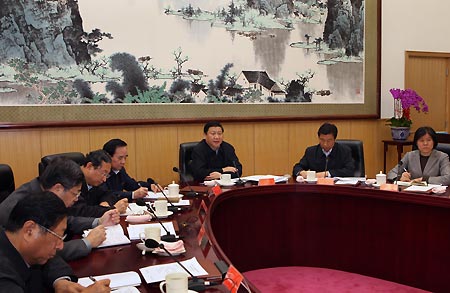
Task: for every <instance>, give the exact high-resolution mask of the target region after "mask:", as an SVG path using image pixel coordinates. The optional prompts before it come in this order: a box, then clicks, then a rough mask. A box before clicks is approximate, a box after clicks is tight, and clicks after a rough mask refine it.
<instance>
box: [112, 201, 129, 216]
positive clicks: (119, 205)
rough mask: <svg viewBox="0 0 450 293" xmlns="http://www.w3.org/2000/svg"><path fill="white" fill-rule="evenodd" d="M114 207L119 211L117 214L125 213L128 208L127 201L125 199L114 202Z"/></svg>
mask: <svg viewBox="0 0 450 293" xmlns="http://www.w3.org/2000/svg"><path fill="white" fill-rule="evenodd" d="M114 207H115V208H116V209H117V210H118V211H119V214H123V213H125V212H126V211H127V208H128V199H127V198H122V199H121V200H119V201H118V202H116V204H115V205H114Z"/></svg>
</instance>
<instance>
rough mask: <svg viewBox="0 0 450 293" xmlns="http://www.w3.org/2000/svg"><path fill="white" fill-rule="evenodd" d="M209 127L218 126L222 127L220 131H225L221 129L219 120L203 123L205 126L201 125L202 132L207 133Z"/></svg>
mask: <svg viewBox="0 0 450 293" xmlns="http://www.w3.org/2000/svg"><path fill="white" fill-rule="evenodd" d="M211 127H220V128H221V129H222V132H224V131H225V130H224V129H223V126H222V124H220V122H219V121H209V122H207V123H206V124H205V126H203V133H204V134H207V133H208V130H209V129H210V128H211Z"/></svg>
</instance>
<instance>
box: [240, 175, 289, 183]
mask: <svg viewBox="0 0 450 293" xmlns="http://www.w3.org/2000/svg"><path fill="white" fill-rule="evenodd" d="M289 177H290V175H284V176H275V175H252V176H247V177H241V179H242V180H244V181H256V182H258V181H259V179H267V178H273V179H274V180H275V183H279V182H285V181H288V180H289Z"/></svg>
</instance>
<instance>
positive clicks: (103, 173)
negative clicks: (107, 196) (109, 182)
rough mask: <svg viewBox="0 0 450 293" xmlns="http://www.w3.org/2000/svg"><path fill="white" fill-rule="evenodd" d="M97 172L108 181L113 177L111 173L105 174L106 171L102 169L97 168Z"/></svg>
mask: <svg viewBox="0 0 450 293" xmlns="http://www.w3.org/2000/svg"><path fill="white" fill-rule="evenodd" d="M95 170H97V172H99V173H100V174H101V175H102V177H105V178H106V179H108V178H109V177H110V176H111V175H110V174H109V172H104V171H102V169H100V168H95Z"/></svg>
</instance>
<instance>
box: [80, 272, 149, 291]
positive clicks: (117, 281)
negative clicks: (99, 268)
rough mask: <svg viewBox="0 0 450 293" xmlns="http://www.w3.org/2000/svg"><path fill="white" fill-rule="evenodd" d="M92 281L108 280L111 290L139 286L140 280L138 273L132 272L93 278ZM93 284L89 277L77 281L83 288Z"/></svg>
mask: <svg viewBox="0 0 450 293" xmlns="http://www.w3.org/2000/svg"><path fill="white" fill-rule="evenodd" d="M94 279H96V280H104V279H110V280H111V283H110V285H109V286H110V287H111V289H117V288H121V287H129V286H139V285H141V278H140V277H139V275H138V273H136V272H133V271H129V272H123V273H116V274H108V275H101V276H94ZM93 283H94V282H93V281H92V280H91V279H90V278H89V277H85V278H80V279H78V284H80V285H82V286H84V287H87V286H89V285H92V284H93Z"/></svg>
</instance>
